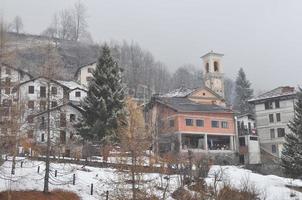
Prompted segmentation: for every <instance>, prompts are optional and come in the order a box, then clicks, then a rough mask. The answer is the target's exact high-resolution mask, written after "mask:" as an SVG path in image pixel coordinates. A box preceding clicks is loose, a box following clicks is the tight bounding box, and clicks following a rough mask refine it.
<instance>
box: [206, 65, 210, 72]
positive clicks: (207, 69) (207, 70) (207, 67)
mask: <svg viewBox="0 0 302 200" xmlns="http://www.w3.org/2000/svg"><path fill="white" fill-rule="evenodd" d="M209 69H210V67H209V63H207V64H206V72H207V73H209V71H210V70H209Z"/></svg>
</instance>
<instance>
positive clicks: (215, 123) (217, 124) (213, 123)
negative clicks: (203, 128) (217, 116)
mask: <svg viewBox="0 0 302 200" xmlns="http://www.w3.org/2000/svg"><path fill="white" fill-rule="evenodd" d="M211 124H212V128H219V121H212V123H211Z"/></svg>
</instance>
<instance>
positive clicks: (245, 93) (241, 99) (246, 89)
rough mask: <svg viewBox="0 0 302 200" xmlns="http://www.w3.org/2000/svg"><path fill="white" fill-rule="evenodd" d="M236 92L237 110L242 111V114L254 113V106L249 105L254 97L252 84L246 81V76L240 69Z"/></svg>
mask: <svg viewBox="0 0 302 200" xmlns="http://www.w3.org/2000/svg"><path fill="white" fill-rule="evenodd" d="M235 90H236V98H235V105H234V107H235V109H237V110H238V111H240V113H241V114H246V113H252V112H253V106H252V105H251V104H249V103H248V100H249V99H251V98H252V97H253V93H254V91H253V89H251V83H250V82H249V81H248V80H247V79H246V75H245V73H244V71H243V69H242V68H240V70H239V72H238V76H237V79H236V88H235Z"/></svg>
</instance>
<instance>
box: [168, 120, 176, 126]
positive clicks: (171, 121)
mask: <svg viewBox="0 0 302 200" xmlns="http://www.w3.org/2000/svg"><path fill="white" fill-rule="evenodd" d="M174 124H175V122H174V119H170V120H169V127H170V128H171V127H174Z"/></svg>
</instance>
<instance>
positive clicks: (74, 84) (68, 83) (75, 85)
mask: <svg viewBox="0 0 302 200" xmlns="http://www.w3.org/2000/svg"><path fill="white" fill-rule="evenodd" d="M57 81H58V82H59V83H60V84H62V85H64V86H66V87H68V88H69V89H71V90H73V89H75V88H80V89H83V90H87V88H86V87H85V86H83V85H81V84H79V83H77V82H75V81H61V80H57Z"/></svg>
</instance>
